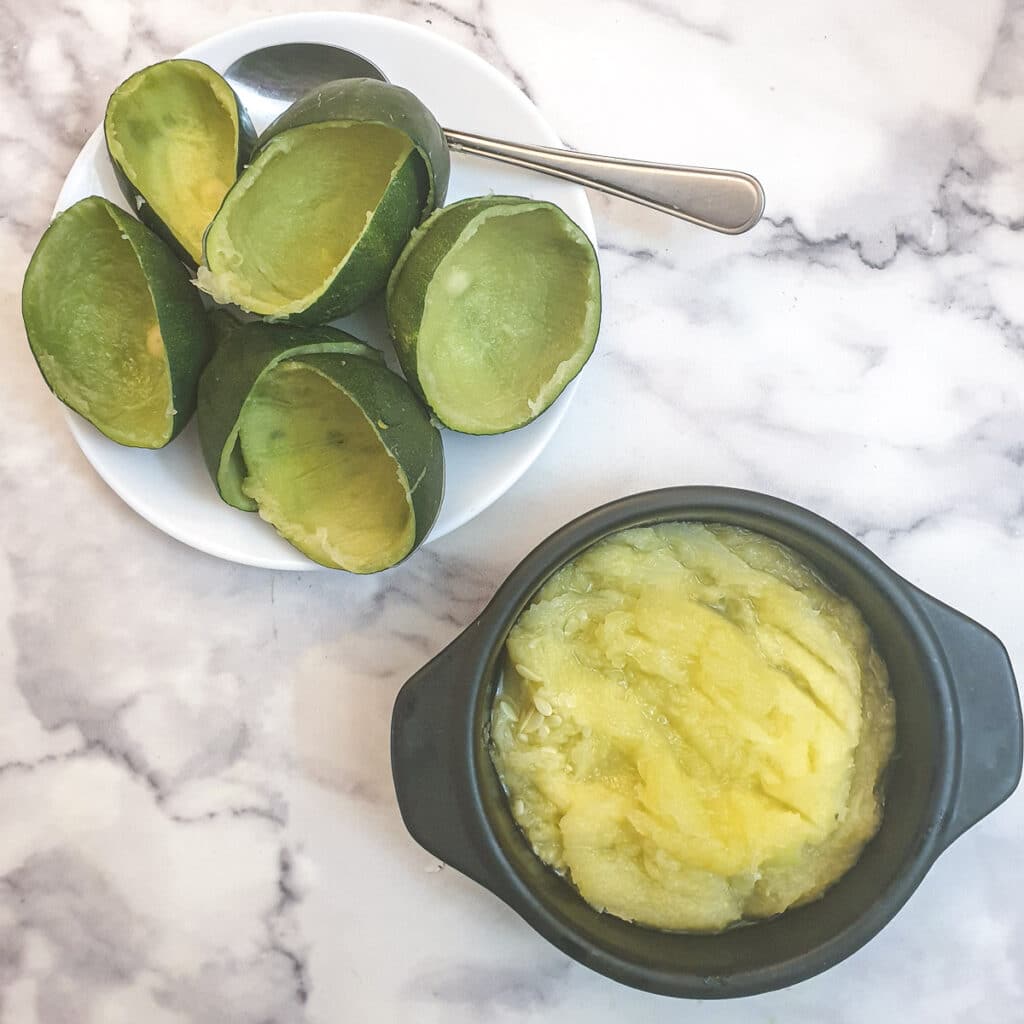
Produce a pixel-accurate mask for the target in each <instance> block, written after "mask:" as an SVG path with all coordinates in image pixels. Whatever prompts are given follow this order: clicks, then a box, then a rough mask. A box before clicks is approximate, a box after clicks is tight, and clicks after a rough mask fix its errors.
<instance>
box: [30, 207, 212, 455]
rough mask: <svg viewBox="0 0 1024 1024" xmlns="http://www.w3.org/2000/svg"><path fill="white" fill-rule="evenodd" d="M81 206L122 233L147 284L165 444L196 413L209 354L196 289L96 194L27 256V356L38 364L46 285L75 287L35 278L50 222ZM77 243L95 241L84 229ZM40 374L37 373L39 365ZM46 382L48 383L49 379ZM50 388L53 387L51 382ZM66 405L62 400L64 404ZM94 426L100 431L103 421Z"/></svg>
mask: <svg viewBox="0 0 1024 1024" xmlns="http://www.w3.org/2000/svg"><path fill="white" fill-rule="evenodd" d="M86 204H89V205H94V206H100V207H102V208H103V209H105V210H106V212H107V213H108V214H109V215H110V217H111V218H112V219H113V221H114V223H115V224H116V225H117V226H118V227H119V228H120V230H121V232H122V234H124V235H125V236H127V238H128V241H129V243H130V245H131V247H132V249H133V251H134V253H135V255H136V257H137V259H138V261H139V266H140V267H141V269H142V273H143V276H144V277H145V279H146V284H147V285H148V287H149V292H150V295H151V296H152V299H153V305H154V307H155V309H156V316H157V322H158V323H159V325H160V333H161V335H162V338H163V344H164V350H165V355H166V359H167V369H168V375H169V381H170V387H171V395H172V401H173V407H174V410H175V411H174V415H173V420H172V423H171V429H170V433H169V436H168V438H167V440H166V441H165V442H164V444H168V443H170V441H172V440H173V439H174V438H175V437H177V436H178V434H180V433H181V431H182V430H183V429H184V428H185V425H186V424H187V423H188V421H189V419H190V418H191V417H192V413H193V412H194V411H195V407H196V391H197V388H198V384H199V375H200V373H201V372H202V369H203V366H204V365H205V364H206V361H207V359H208V358H209V355H210V348H211V343H210V326H209V321H208V319H207V316H206V311H205V309H204V308H203V303H202V299H201V298H200V296H199V293H198V292H197V291H196V289H195V287H194V285H193V284H192V282H191V280H190V279H189V276H188V273H187V272H186V270H185V268H184V267H183V266H182V265H181V264H180V263H179V262H178V260H177V259H175V257H174V254H173V253H172V252H171V251H170V249H168V247H167V246H166V245H165V244H164V243H163V242H162V241H161V240H160V239H159V238H158V237H157V236H156V235H155V234H154V233H153V232H152V231H150V230H149V228H147V227H146V226H145V225H143V224H140V223H139V222H138V221H137V220H135V218H134V217H132V216H130V215H129V214H127V213H125V212H124V210H121V209H120V208H118V207H116V206H114V204H113V203H110V202H108V201H107V200H106V199H103V198H101V197H100V196H88V197H87V198H85V199H82V200H79V202H77V203H75V204H74V205H73V206H70V207H69V208H68V209H67V210H65V211H63V212H62V213H60V214H58V215H57V217H55V218H54V220H53V222H52V223H51V225H50V227H48V228H47V230H46V231H45V232H44V234H43V237H42V238H41V239H40V240H39V244H38V245H37V246H36V250H35V252H34V253H33V255H32V260H31V261H30V263H29V265H28V270H27V271H26V273H25V286H24V289H23V291H22V316H23V318H24V321H25V327H26V331H27V333H28V338H29V345H30V346H31V347H32V354H33V356H35V358H36V363H37V365H39V356H38V352H37V350H36V342H35V341H34V339H33V335H34V334H35V333H36V330H35V327H34V325H35V322H36V320H37V317H36V315H35V310H34V307H35V305H36V303H46V302H47V293H48V292H49V290H50V289H51V288H52V289H62V290H63V289H66V288H68V287H73V286H74V282H73V281H72V282H69V281H68V280H66V278H65V277H63V276H55V277H54V278H53V279H52V280H48V279H46V278H41V277H40V275H41V274H42V273H44V271H42V270H41V269H40V267H41V266H42V265H43V263H44V262H45V261H46V256H47V248H48V244H49V240H50V239H52V238H53V230H54V225H56V224H57V223H58V221H60V220H61V219H62V218H65V217H72V218H73V217H74V211H75V210H77V209H79V208H80V207H84V206H85V205H86ZM80 244H81V245H82V246H92V245H94V244H95V243H94V240H92V239H91V238H90V236H89V235H88V234H86V233H83V235H82V238H81V241H80ZM89 299H90V296H83V301H84V302H88V301H89ZM40 372H42V366H41V365H40ZM44 378H45V374H44ZM47 384H48V385H49V384H50V382H49V381H48V380H47ZM51 390H53V388H52V386H51ZM54 394H55V395H56V396H57V397H58V398H59V399H60V400H61V401H62V402H65V398H64V396H63V395H61V394H60V393H59V392H57V391H54ZM65 404H67V403H66V402H65ZM94 425H95V426H96V427H97V428H98V429H100V430H103V427H102V425H100V424H94Z"/></svg>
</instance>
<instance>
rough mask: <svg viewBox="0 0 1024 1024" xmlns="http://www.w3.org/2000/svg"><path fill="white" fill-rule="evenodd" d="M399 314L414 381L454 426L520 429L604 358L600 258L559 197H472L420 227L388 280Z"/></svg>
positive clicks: (396, 321) (392, 312)
mask: <svg viewBox="0 0 1024 1024" xmlns="http://www.w3.org/2000/svg"><path fill="white" fill-rule="evenodd" d="M387 312H388V325H389V328H390V331H391V335H392V337H393V339H394V341H395V347H396V349H397V351H398V354H399V358H400V360H401V363H402V369H403V370H404V372H405V375H406V377H407V378H408V379H409V380H410V381H411V382H413V383H414V385H415V386H416V388H417V390H418V391H419V393H420V394H421V395H422V396H423V398H424V399H425V401H426V402H427V404H428V405H429V406H430V408H431V409H432V410H433V412H434V414H435V415H436V416H437V418H438V419H439V420H440V421H441V422H442V423H443V424H445V426H447V427H450V428H451V429H453V430H458V431H462V432H464V433H469V434H497V433H502V432H504V431H507V430H514V429H516V428H517V427H521V426H524V425H525V424H526V423H529V422H530V421H531V420H533V419H535V418H536V417H537V416H539V415H540V414H541V413H542V412H544V410H545V409H547V408H548V406H549V405H551V403H552V402H553V401H554V400H555V399H556V398H557V397H558V396H559V395H560V394H561V393H562V391H563V390H564V389H565V386H566V385H567V384H568V383H569V382H570V381H571V380H572V379H573V378H574V377H575V376H576V375H577V374H578V373H579V371H580V370H581V369H582V368H583V366H584V364H585V363H586V362H587V360H588V359H589V358H590V356H591V354H592V353H593V350H594V345H595V343H596V341H597V333H598V328H599V326H600V318H601V282H600V270H599V267H598V262H597V255H596V253H595V252H594V249H593V246H592V245H591V243H590V240H589V239H588V238H587V236H586V235H585V234H584V233H583V231H581V230H580V228H579V227H578V226H577V225H576V224H574V223H573V221H572V220H570V219H569V218H568V217H567V216H566V215H565V213H564V212H563V211H562V210H560V209H559V208H558V207H557V206H553V205H552V204H551V203H544V202H535V201H533V200H529V199H524V198H521V197H518V196H481V197H479V198H474V199H465V200H463V201H461V202H458V203H453V204H452V205H451V206H448V207H445V208H444V209H442V210H438V211H437V212H436V213H434V214H433V215H432V216H431V217H430V218H429V219H428V220H427V221H426V222H425V223H424V224H423V226H422V227H420V228H419V229H417V230H416V231H415V232H414V234H413V237H412V239H411V240H410V242H409V244H408V246H407V247H406V249H405V251H404V252H403V253H402V256H401V259H400V260H399V262H398V264H397V265H396V266H395V269H394V271H393V272H392V275H391V279H390V280H389V282H388V293H387Z"/></svg>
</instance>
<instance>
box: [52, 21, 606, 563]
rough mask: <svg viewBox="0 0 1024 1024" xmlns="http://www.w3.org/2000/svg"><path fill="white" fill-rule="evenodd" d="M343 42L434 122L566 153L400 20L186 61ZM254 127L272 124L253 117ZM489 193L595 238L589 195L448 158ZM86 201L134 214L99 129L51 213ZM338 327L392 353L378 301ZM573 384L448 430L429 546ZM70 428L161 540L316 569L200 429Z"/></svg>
mask: <svg viewBox="0 0 1024 1024" xmlns="http://www.w3.org/2000/svg"><path fill="white" fill-rule="evenodd" d="M288 42H324V43H337V44H338V45H340V46H346V47H348V48H350V49H352V50H355V51H357V52H358V53H361V54H364V55H365V56H366V57H368V58H369V59H370V60H371V61H373V62H374V63H375V64H376V65H378V67H380V69H381V70H382V71H383V72H384V74H386V75H387V76H388V78H389V79H391V81H392V82H395V83H396V84H398V85H404V86H406V87H407V88H408V89H411V90H412V91H413V92H414V93H416V95H417V96H419V97H420V98H421V99H422V100H423V102H424V103H426V105H427V106H428V107H430V109H431V110H432V111H433V112H434V114H435V115H436V116H437V118H438V120H439V121H440V122H441V123H442V124H444V125H448V126H450V127H453V128H461V129H464V130H465V131H470V132H477V133H480V134H484V135H494V136H497V137H499V138H507V139H515V140H517V141H520V142H533V143H540V144H543V145H548V146H558V145H560V142H559V139H558V136H557V135H556V134H555V132H554V130H553V129H552V128H551V126H550V125H549V124H548V123H547V121H545V120H544V118H543V117H542V116H541V114H540V112H539V111H538V110H537V108H536V107H535V106H534V105H533V104H532V103H531V102H530V101H529V100H528V99H527V98H526V97H525V96H524V95H523V94H522V93H521V92H520V91H519V89H517V88H516V86H515V85H513V84H512V82H510V81H509V80H508V79H506V78H505V77H504V76H502V75H501V74H500V73H499V72H497V71H495V69H494V68H492V67H491V66H490V65H489V64H487V63H486V62H485V61H484V60H482V59H481V58H480V57H477V56H476V55H475V54H473V53H470V52H469V51H467V50H464V49H462V48H461V47H459V46H456V45H455V44H454V43H450V42H448V41H447V40H445V39H442V38H440V37H438V36H435V35H433V34H431V33H430V32H428V31H425V30H424V29H420V28H415V27H413V26H411V25H406V24H403V23H402V22H399V21H392V20H390V19H387V18H377V17H373V16H372V15H365V14H336V13H324V14H298V15H286V16H284V17H280V18H269V19H267V20H264V21H257V22H253V23H251V24H249V25H246V26H244V27H242V28H238V29H233V30H231V31H229V32H224V33H222V34H221V35H219V36H214V37H213V38H212V39H207V40H206V41H205V42H202V43H199V44H197V45H196V46H193V47H190V48H189V49H187V50H185V51H184V53H182V54H180V56H182V57H195V58H196V59H198V60H202V61H205V62H206V63H207V64H209V65H210V66H211V67H213V68H216V69H217V70H218V71H224V69H225V68H227V67H228V65H230V64H231V63H232V62H233V61H234V60H236V59H237V58H238V57H240V56H241V55H242V54H244V53H248V52H249V51H250V50H254V49H256V48H257V47H260V46H268V45H271V44H273V43H288ZM251 113H252V116H253V120H254V122H255V124H256V128H257V130H260V129H262V128H263V127H265V123H263V122H261V121H260V120H259V117H258V115H259V112H258V111H252V112H251ZM487 192H496V193H508V194H512V195H523V196H530V197H533V198H537V199H547V200H550V201H551V202H554V203H557V204H558V205H559V206H561V207H562V209H564V210H565V211H566V213H568V214H569V216H570V217H572V219H573V220H574V221H576V223H577V224H579V225H580V227H581V228H583V230H584V231H585V232H586V233H587V234H588V235H589V236H590V238H591V240H592V241H595V243H596V238H595V233H594V220H593V217H592V216H591V213H590V206H589V204H588V202H587V198H586V195H585V193H584V192H583V190H582V189H581V188H579V187H577V186H573V185H568V184H565V183H562V182H558V181H555V180H554V179H552V178H545V177H543V176H542V175H537V174H529V173H527V172H526V171H519V170H516V169H515V168H512V167H506V166H504V165H502V164H499V163H495V162H493V161H483V160H477V159H474V158H470V157H463V156H460V155H459V154H452V176H451V184H450V186H449V188H448V198H447V202H454V201H455V200H456V199H462V198H465V197H466V196H475V195H482V194H485V193H487ZM88 195H101V196H106V198H107V199H109V200H111V201H112V202H115V203H117V204H118V205H120V206H122V207H124V208H125V209H127V205H126V204H125V202H124V200H123V198H122V196H121V192H120V190H119V189H118V187H117V182H116V181H115V179H114V174H113V171H112V170H111V168H110V164H109V161H108V159H107V154H106V149H105V147H104V144H103V130H102V125H101V126H100V127H99V128H97V129H96V131H95V132H94V133H93V135H92V136H91V138H90V139H89V141H88V142H87V143H86V144H85V146H84V148H83V149H82V152H81V153H80V154H79V155H78V159H77V160H75V163H74V166H72V168H71V172H70V173H69V174H68V177H67V180H66V181H65V182H64V187H63V188H62V189H61V193H60V196H59V198H58V199H57V206H56V208H55V211H54V212H57V211H59V210H63V209H65V208H66V207H68V206H70V205H71V204H72V203H75V202H77V201H78V200H79V199H81V198H83V197H84V196H88ZM338 323H339V324H340V325H341V326H344V327H346V328H347V329H348V330H350V331H352V333H354V334H355V335H356V336H358V337H360V338H363V339H364V340H366V341H368V342H370V343H371V344H374V345H378V346H380V347H381V348H383V349H384V350H385V351H387V352H388V353H389V360H390V361H391V362H392V365H394V362H393V359H391V355H390V347H389V343H388V341H387V332H386V329H385V327H384V320H383V314H382V312H381V309H380V306H379V303H375V304H372V306H371V307H370V308H368V309H367V310H365V311H361V312H360V313H358V314H356V315H355V316H352V317H348V318H346V319H345V320H341V321H338ZM575 388H576V382H575V381H574V382H573V383H572V384H570V385H569V387H567V388H566V389H565V392H564V393H563V394H562V396H561V397H560V398H559V399H558V401H557V402H556V403H555V404H554V405H553V406H552V407H551V408H550V409H548V411H547V412H545V413H544V415H543V416H541V417H540V418H539V419H537V420H535V421H534V422H533V423H531V424H530V425H529V426H527V427H524V428H523V429H521V430H515V431H512V432H511V433H509V434H503V435H500V436H498V437H468V436H466V435H463V434H454V433H451V432H450V431H444V432H443V433H444V454H445V473H446V483H445V496H444V504H443V505H442V507H441V513H440V515H439V516H438V519H437V522H436V523H435V525H434V529H433V530H432V531H431V534H430V539H431V540H433V539H436V538H438V537H443V536H444V535H445V534H446V533H450V532H451V531H452V530H454V529H456V528H457V527H459V526H461V525H462V524H463V523H465V522H467V521H468V520H470V519H472V518H473V516H475V515H477V513H479V512H481V511H483V510H484V509H485V508H487V506H488V505H490V504H491V503H492V502H494V501H496V500H497V499H498V498H499V497H501V495H502V494H504V493H505V491H507V490H508V489H509V488H510V487H511V486H512V485H513V484H514V483H515V482H516V480H518V479H519V477H520V476H521V475H522V474H523V473H524V472H525V471H526V469H527V468H528V467H529V466H530V464H531V463H532V462H533V460H534V459H536V458H537V456H538V455H539V454H540V452H541V450H542V449H543V448H544V445H545V444H547V442H548V440H549V439H550V437H551V435H552V434H553V433H554V432H555V429H556V428H557V427H558V424H559V422H560V421H561V419H562V417H563V415H564V414H565V410H566V408H567V406H568V403H569V401H570V400H571V398H572V394H573V391H574V390H575ZM67 417H68V422H69V424H70V426H71V432H72V434H73V435H74V437H75V440H76V441H77V442H78V444H79V446H80V447H81V449H82V451H83V452H84V453H85V457H86V458H87V459H88V460H89V461H90V462H91V463H92V465H93V467H94V468H95V469H96V472H97V473H99V475H100V476H101V477H103V479H104V480H105V481H106V482H107V483H108V484H109V485H110V486H111V487H112V488H113V489H114V491H115V492H116V493H117V494H118V495H119V496H120V497H121V498H122V499H123V500H124V501H125V502H127V504H128V505H130V506H131V507H132V508H133V509H135V511H136V512H138V513H139V515H141V516H143V517H144V518H146V519H148V520H149V521H150V522H151V523H152V524H153V525H154V526H156V527H158V528H159V529H161V530H163V531H164V533H168V534H170V535H171V536H172V537H176V538H177V539H178V540H180V541H183V542H184V543H185V544H189V545H191V546H192V547H194V548H198V549H199V550H200V551H206V552H209V553H210V554H212V555H218V556H219V557H221V558H227V559H230V560H231V561H234V562H242V563H243V564H247V565H256V566H264V567H266V568H269V569H313V568H317V566H316V564H315V563H313V562H311V561H309V560H308V559H307V558H306V557H305V556H304V555H301V554H300V553H299V552H298V551H296V550H295V549H294V548H292V547H291V546H290V545H288V544H286V543H285V542H284V541H283V540H281V538H280V537H278V536H277V534H276V533H275V532H274V530H273V528H272V527H271V526H269V525H268V524H267V523H265V522H263V521H262V520H261V519H260V518H259V517H258V516H256V515H254V514H252V513H246V512H239V511H238V510H237V509H233V508H231V507H230V506H228V505H225V504H224V503H223V502H222V501H221V500H220V499H219V498H218V496H217V492H216V490H215V489H214V487H213V484H212V483H211V481H210V478H209V475H208V474H207V472H206V466H205V464H204V462H203V459H202V456H201V454H200V451H199V439H198V436H197V433H196V427H195V422H194V421H193V422H192V423H191V424H189V426H188V428H187V429H186V430H185V432H184V433H183V434H182V435H181V436H180V437H179V438H177V439H176V440H175V441H174V442H173V443H172V444H171V445H169V446H168V447H167V448H164V449H162V450H160V451H143V450H140V449H134V448H123V447H121V446H120V445H118V444H115V443H114V442H113V441H110V440H108V439H107V438H105V437H104V436H103V435H102V434H100V432H99V431H98V430H96V429H95V428H94V427H93V426H92V425H91V424H89V423H87V422H86V421H85V420H83V419H81V418H80V417H79V416H78V415H76V414H75V413H73V412H71V411H70V410H68V413H67Z"/></svg>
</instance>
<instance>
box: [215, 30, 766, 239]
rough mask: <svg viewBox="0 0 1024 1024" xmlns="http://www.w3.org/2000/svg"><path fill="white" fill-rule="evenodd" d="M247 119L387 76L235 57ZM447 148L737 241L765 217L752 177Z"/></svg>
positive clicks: (342, 54) (324, 61)
mask: <svg viewBox="0 0 1024 1024" xmlns="http://www.w3.org/2000/svg"><path fill="white" fill-rule="evenodd" d="M224 77H225V78H226V79H227V80H228V82H230V83H231V86H232V88H234V90H235V91H236V92H237V93H238V95H239V97H240V98H241V100H242V103H243V104H244V105H245V107H246V109H247V110H248V111H249V113H250V114H252V115H253V116H254V118H255V119H256V120H257V121H261V120H263V119H266V121H267V122H268V123H269V121H270V120H272V119H273V118H274V117H276V116H277V115H278V114H279V113H281V111H282V110H284V109H285V108H286V107H287V106H289V105H290V104H292V103H294V102H295V100H297V99H298V98H299V97H300V96H304V95H305V94H306V93H307V92H309V90H310V89H313V88H316V86H318V85H322V84H323V83H324V82H330V81H334V80H335V79H338V78H378V79H380V80H381V81H382V82H386V81H387V80H388V79H387V76H386V75H385V74H384V72H383V71H381V70H380V68H378V67H377V66H376V65H375V64H373V63H371V62H370V61H368V60H367V59H366V58H365V57H361V56H360V55H359V54H358V53H353V52H352V51H351V50H345V49H342V48H341V47H339V46H328V45H327V44H325V43H282V44H280V45H278V46H266V47H263V48H262V49H259V50H253V51H252V52H251V53H247V54H245V55H244V56H242V57H239V58H238V60H236V61H235V62H234V63H233V64H232V65H231V66H230V67H229V68H228V69H227V71H225V72H224ZM444 135H445V138H446V139H447V141H448V145H449V146H450V147H451V148H452V149H454V150H458V151H460V152H463V153H470V154H472V155H473V156H482V157H488V158H489V159H491V160H500V161H502V162H503V163H507V164H515V165H516V166H517V167H524V168H526V169H527V170H530V171H539V172H540V173H541V174H549V175H552V176H553V177H556V178H564V179H566V180H567V181H572V182H576V183H577V184H579V185H585V186H586V187H587V188H593V189H597V190H598V191H599V192H607V193H608V194H609V195H613V196H618V197H619V198H620V199H629V200H631V201H632V202H634V203H641V204H642V205H643V206H649V207H651V208H652V209H654V210H660V211H661V212H662V213H668V214H671V215H672V216H673V217H679V218H681V219H682V220H687V221H690V222H691V223H693V224H698V225H700V227H703V228H711V229H712V230H713V231H721V232H722V233H724V234H727V235H738V234H741V233H742V232H744V231H749V230H750V228H752V227H753V226H754V225H755V224H756V223H757V222H758V221H759V220H760V219H761V214H762V213H763V212H764V189H762V187H761V183H760V182H759V181H758V180H757V178H755V177H753V175H750V174H745V173H744V172H743V171H723V170H717V169H712V168H708V167H682V166H677V165H674V164H656V163H650V162H649V161H642V160H623V159H620V158H618V157H611V156H596V155H595V154H593V153H577V152H574V151H572V150H566V149H552V148H549V147H547V146H527V145H524V144H522V143H518V142H504V141H502V140H501V139H491V138H487V137H486V136H483V135H471V134H469V133H468V132H459V131H453V130H451V129H449V128H445V129H444Z"/></svg>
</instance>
